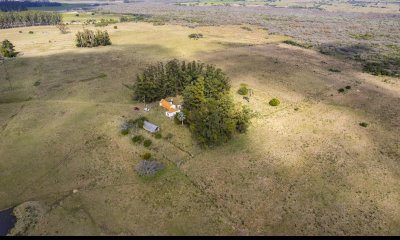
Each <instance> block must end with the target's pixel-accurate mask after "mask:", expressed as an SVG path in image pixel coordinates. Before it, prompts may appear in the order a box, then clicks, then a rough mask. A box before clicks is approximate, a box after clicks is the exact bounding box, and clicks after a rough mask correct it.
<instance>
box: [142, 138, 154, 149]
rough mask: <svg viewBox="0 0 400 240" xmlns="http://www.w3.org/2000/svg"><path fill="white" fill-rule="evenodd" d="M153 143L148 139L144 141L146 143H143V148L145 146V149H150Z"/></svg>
mask: <svg viewBox="0 0 400 240" xmlns="http://www.w3.org/2000/svg"><path fill="white" fill-rule="evenodd" d="M152 143H153V142H152V141H151V140H149V139H146V140H144V142H143V146H145V147H147V148H148V147H150V146H151V144H152Z"/></svg>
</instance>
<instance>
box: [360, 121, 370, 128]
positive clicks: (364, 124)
mask: <svg viewBox="0 0 400 240" xmlns="http://www.w3.org/2000/svg"><path fill="white" fill-rule="evenodd" d="M359 125H360V126H361V127H368V123H366V122H360V123H359Z"/></svg>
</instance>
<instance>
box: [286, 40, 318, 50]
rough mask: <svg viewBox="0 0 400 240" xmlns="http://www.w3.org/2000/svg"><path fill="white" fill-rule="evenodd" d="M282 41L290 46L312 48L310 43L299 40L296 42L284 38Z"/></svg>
mask: <svg viewBox="0 0 400 240" xmlns="http://www.w3.org/2000/svg"><path fill="white" fill-rule="evenodd" d="M283 43H286V44H288V45H292V46H296V47H301V48H306V49H308V48H312V45H311V44H307V43H300V42H296V41H293V40H285V41H283Z"/></svg>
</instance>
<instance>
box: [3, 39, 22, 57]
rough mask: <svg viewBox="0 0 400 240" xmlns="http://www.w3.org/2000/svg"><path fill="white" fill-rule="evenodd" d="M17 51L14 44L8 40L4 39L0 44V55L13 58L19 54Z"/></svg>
mask: <svg viewBox="0 0 400 240" xmlns="http://www.w3.org/2000/svg"><path fill="white" fill-rule="evenodd" d="M17 54H18V53H17V52H16V51H15V50H14V45H13V44H12V43H11V42H10V41H8V40H7V39H6V40H4V41H3V42H2V43H1V45H0V56H3V57H7V58H12V57H15V56H17Z"/></svg>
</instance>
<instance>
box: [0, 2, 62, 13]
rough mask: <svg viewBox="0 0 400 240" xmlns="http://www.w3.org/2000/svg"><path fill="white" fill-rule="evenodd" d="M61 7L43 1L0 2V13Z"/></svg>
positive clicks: (58, 4)
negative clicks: (32, 8)
mask: <svg viewBox="0 0 400 240" xmlns="http://www.w3.org/2000/svg"><path fill="white" fill-rule="evenodd" d="M57 6H61V3H58V2H49V1H48V0H41V1H9V0H0V11H2V12H20V11H27V10H28V8H29V7H57Z"/></svg>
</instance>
